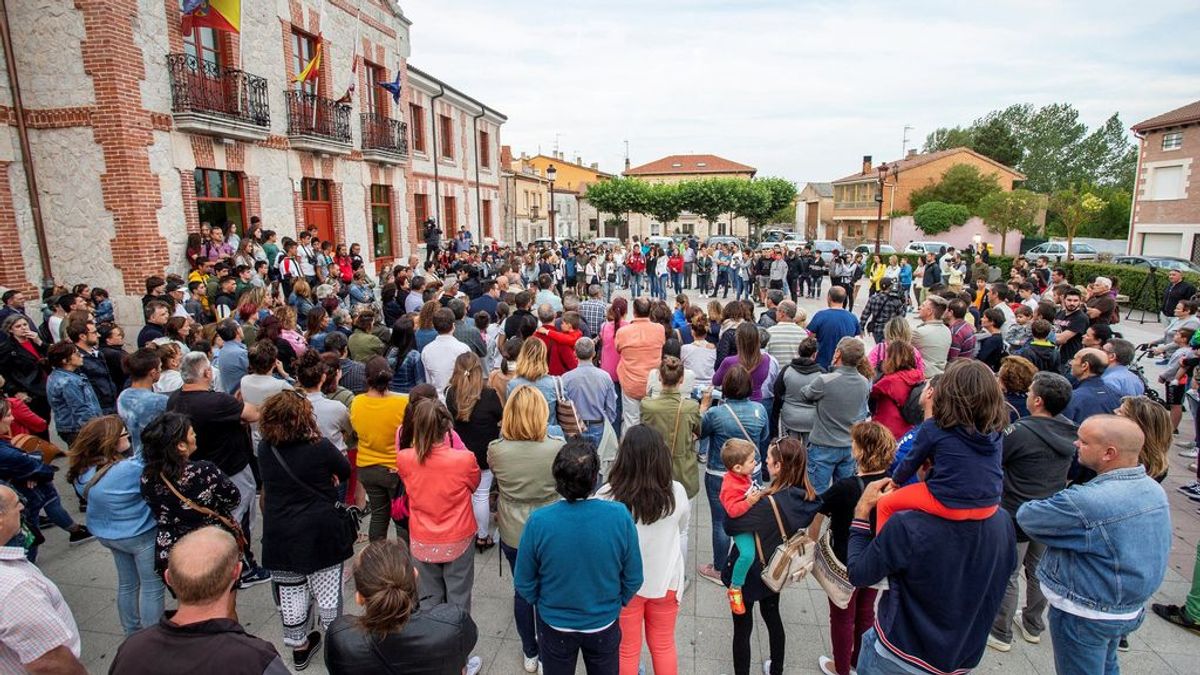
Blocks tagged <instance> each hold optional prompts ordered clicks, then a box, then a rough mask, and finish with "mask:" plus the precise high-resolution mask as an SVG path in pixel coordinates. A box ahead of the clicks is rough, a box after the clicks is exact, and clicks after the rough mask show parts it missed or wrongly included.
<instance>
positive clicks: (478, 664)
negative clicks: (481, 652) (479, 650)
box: [466, 656, 483, 675]
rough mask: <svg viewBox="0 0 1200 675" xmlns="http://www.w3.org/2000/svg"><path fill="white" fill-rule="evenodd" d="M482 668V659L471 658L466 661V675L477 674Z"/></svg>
mask: <svg viewBox="0 0 1200 675" xmlns="http://www.w3.org/2000/svg"><path fill="white" fill-rule="evenodd" d="M482 667H483V659H481V658H479V657H478V656H472V657H471V658H469V659H467V669H466V675H475V673H478V672H479V669H480V668H482Z"/></svg>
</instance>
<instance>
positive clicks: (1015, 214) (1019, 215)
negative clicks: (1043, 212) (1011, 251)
mask: <svg viewBox="0 0 1200 675" xmlns="http://www.w3.org/2000/svg"><path fill="white" fill-rule="evenodd" d="M1041 206H1042V197H1040V196H1038V195H1037V194H1036V193H1033V192H1030V191H1029V190H1013V191H1012V192H1000V191H997V192H992V193H989V194H987V195H984V197H983V198H982V199H980V200H979V205H978V211H979V215H980V216H981V217H982V218H983V219H984V222H986V223H987V229H988V232H994V233H996V234H998V235H1000V255H1004V252H1005V248H1006V245H1007V242H1008V233H1009V232H1020V233H1022V234H1033V232H1034V230H1035V229H1036V227H1037V225H1036V218H1037V215H1038V211H1039V210H1040V209H1041Z"/></svg>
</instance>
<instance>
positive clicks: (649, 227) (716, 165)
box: [605, 155, 758, 240]
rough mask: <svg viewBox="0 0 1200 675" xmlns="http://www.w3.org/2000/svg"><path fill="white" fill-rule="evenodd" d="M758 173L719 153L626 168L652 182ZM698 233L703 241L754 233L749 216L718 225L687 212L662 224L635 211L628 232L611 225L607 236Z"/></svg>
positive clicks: (748, 176)
mask: <svg viewBox="0 0 1200 675" xmlns="http://www.w3.org/2000/svg"><path fill="white" fill-rule="evenodd" d="M756 173H758V169H755V168H754V167H752V166H747V165H745V164H739V163H737V162H734V161H731V160H728V159H725V158H724V157H718V156H716V155H668V156H666V157H663V158H662V159H657V160H655V161H653V162H650V163H648V164H643V165H641V166H635V167H633V168H631V169H625V172H624V175H625V176H628V177H632V178H640V179H642V180H644V181H646V182H648V183H679V182H682V181H686V180H703V179H706V178H738V179H742V180H750V179H752V178H754V175H755V174H756ZM671 234H695V235H697V236H699V237H700V238H701V239H702V240H703V239H707V238H708V237H711V236H713V235H721V234H730V235H734V236H738V237H749V236H750V223H749V221H747V220H746V219H745V218H732V219H731V218H730V216H728V215H726V216H723V217H721V218H720V219H719V221H718V222H717V223H716V224H715V225H714V224H713V223H709V222H707V221H705V220H704V219H703V218H702V217H701V216H700V215H698V214H695V213H688V212H684V213H681V214H680V215H679V218H677V219H676V220H674V221H672V222H670V223H658V222H655V221H654V220H653V219H651V218H650V217H649V216H646V215H643V214H640V213H635V214H632V217H631V219H630V222H629V228H628V234H624V233H620V232H618V231H616V230H614V229H613V228H610V227H607V226H606V230H605V236H609V237H622V238H624V237H625V236H633V235H637V236H640V237H642V238H643V239H644V238H645V237H650V236H657V235H671Z"/></svg>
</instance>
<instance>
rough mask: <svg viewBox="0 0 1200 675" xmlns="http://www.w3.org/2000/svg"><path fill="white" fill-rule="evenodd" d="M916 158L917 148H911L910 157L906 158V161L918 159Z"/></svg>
mask: <svg viewBox="0 0 1200 675" xmlns="http://www.w3.org/2000/svg"><path fill="white" fill-rule="evenodd" d="M916 156H917V149H916V148H910V149H909V151H908V156H907V157H905V159H912V158H913V157H916Z"/></svg>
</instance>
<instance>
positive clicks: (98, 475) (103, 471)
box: [79, 462, 117, 502]
mask: <svg viewBox="0 0 1200 675" xmlns="http://www.w3.org/2000/svg"><path fill="white" fill-rule="evenodd" d="M116 465H117V463H116V462H113V463H111V464H105V465H104V466H102V467H100V468H99V469H96V473H95V474H93V475H92V479H91V480H89V481H88V482H87V484H85V485H84V486H83V490H81V491H80V494H79V496H80V497H83V501H85V502H86V501H87V498H88V493H89V492H91V491H92V488H93V487H95V485H96V483H99V482H100V479H101V478H104V474H106V473H108V471H109V469H111V468H113V467H114V466H116Z"/></svg>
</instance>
